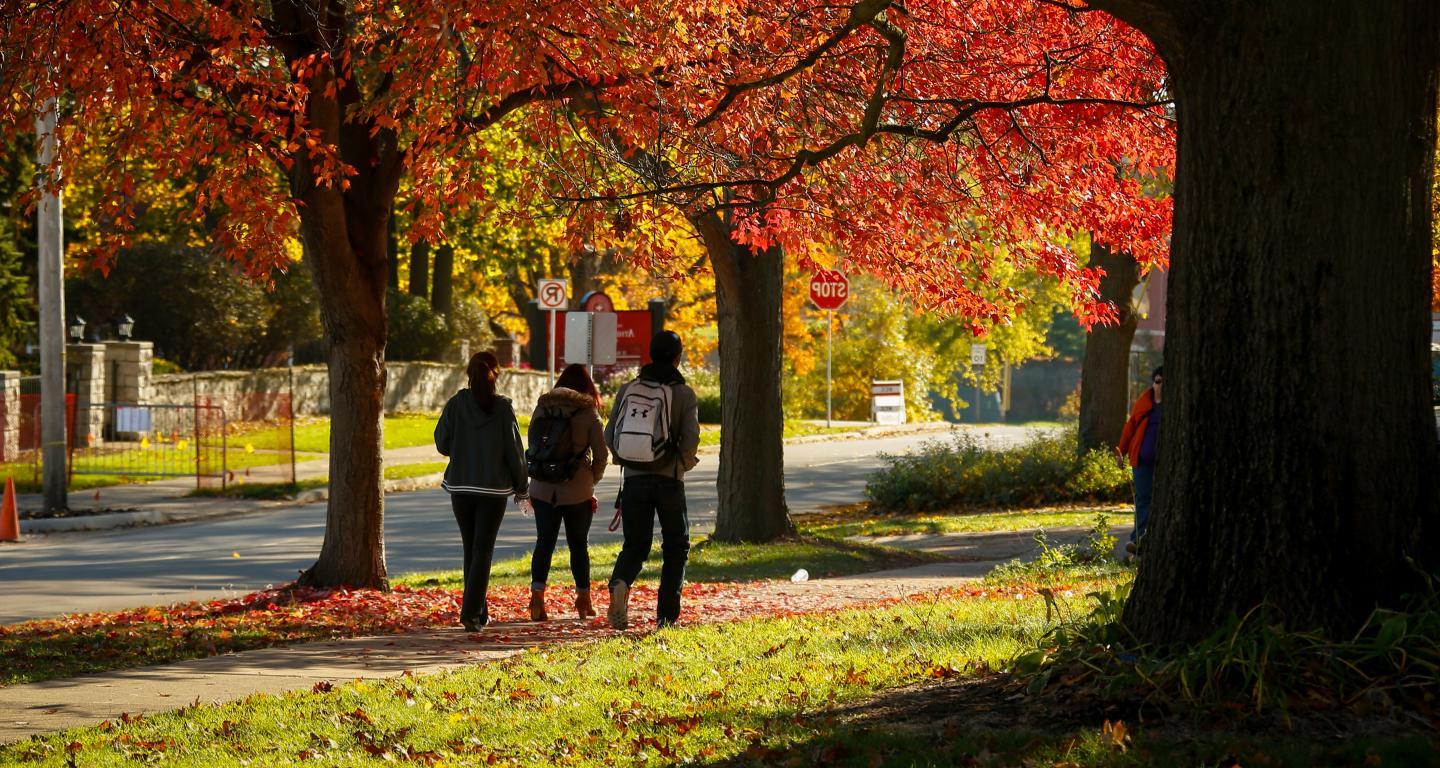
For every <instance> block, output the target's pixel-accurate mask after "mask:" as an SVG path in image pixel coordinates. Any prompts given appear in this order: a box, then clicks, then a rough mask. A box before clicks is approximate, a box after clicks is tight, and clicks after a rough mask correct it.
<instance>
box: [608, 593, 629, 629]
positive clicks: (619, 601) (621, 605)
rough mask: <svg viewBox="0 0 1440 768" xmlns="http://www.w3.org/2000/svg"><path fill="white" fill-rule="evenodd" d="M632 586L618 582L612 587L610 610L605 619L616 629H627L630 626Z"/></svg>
mask: <svg viewBox="0 0 1440 768" xmlns="http://www.w3.org/2000/svg"><path fill="white" fill-rule="evenodd" d="M629 602H630V585H629V584H626V583H625V582H623V581H617V582H615V583H614V584H613V585H611V587H610V610H609V611H607V612H606V614H605V618H606V619H608V620H609V621H610V626H612V627H614V628H615V629H625V628H626V627H628V626H630V606H629Z"/></svg>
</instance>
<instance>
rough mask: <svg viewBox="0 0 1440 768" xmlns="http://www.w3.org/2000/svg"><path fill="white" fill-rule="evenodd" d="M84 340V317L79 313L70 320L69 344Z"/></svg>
mask: <svg viewBox="0 0 1440 768" xmlns="http://www.w3.org/2000/svg"><path fill="white" fill-rule="evenodd" d="M84 340H85V318H83V317H81V316H79V315H76V316H75V319H74V320H71V321H70V343H71V344H79V343H80V342H82V341H84Z"/></svg>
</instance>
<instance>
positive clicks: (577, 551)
mask: <svg viewBox="0 0 1440 768" xmlns="http://www.w3.org/2000/svg"><path fill="white" fill-rule="evenodd" d="M530 503H531V504H533V505H534V506H535V534H536V536H535V554H533V555H531V556H530V587H531V588H532V589H543V588H544V587H545V582H546V581H547V580H549V578H550V559H551V557H553V556H554V554H555V541H556V540H557V539H559V538H560V524H561V523H564V524H565V544H566V545H568V546H569V547H570V575H571V576H573V577H574V578H575V590H576V591H577V592H586V591H589V589H590V541H589V538H590V520H591V519H592V518H594V517H595V513H594V512H592V511H591V510H590V500H589V499H586V500H585V501H582V502H580V503H579V504H559V505H556V504H551V503H549V502H545V501H540V500H539V499H531V501H530Z"/></svg>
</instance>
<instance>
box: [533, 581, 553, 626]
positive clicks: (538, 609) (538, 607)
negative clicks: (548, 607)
mask: <svg viewBox="0 0 1440 768" xmlns="http://www.w3.org/2000/svg"><path fill="white" fill-rule="evenodd" d="M549 618H550V617H549V616H548V615H546V614H545V588H544V587H531V588H530V620H531V621H545V620H547V619H549Z"/></svg>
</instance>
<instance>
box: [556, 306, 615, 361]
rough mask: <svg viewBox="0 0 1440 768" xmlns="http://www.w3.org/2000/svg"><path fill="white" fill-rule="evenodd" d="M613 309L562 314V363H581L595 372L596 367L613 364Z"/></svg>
mask: <svg viewBox="0 0 1440 768" xmlns="http://www.w3.org/2000/svg"><path fill="white" fill-rule="evenodd" d="M616 320H617V316H616V314H615V313H614V312H567V313H565V362H566V363H583V364H584V365H586V366H587V367H589V369H590V375H591V376H592V377H593V376H594V375H595V366H597V365H614V364H615V357H616V331H617V327H618V324H617V323H616Z"/></svg>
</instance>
